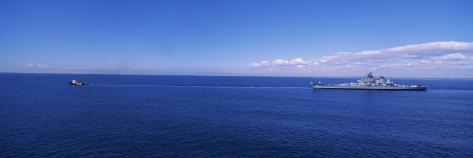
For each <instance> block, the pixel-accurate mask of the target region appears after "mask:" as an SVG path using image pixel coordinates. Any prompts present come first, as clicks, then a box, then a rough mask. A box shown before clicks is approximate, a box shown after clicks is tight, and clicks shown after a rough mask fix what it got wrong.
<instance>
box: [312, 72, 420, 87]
mask: <svg viewBox="0 0 473 158" xmlns="http://www.w3.org/2000/svg"><path fill="white" fill-rule="evenodd" d="M311 85H312V87H313V88H314V89H345V90H397V91H425V90H426V89H427V87H426V86H422V85H401V84H395V83H394V82H392V81H391V80H389V79H387V78H385V77H383V76H380V77H379V78H375V77H373V73H371V72H370V73H368V75H366V76H364V77H362V78H361V79H359V80H358V81H357V82H356V83H353V82H352V83H340V84H322V83H320V82H316V83H314V82H311Z"/></svg>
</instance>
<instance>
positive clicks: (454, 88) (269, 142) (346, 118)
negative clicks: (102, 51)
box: [0, 73, 473, 157]
mask: <svg viewBox="0 0 473 158" xmlns="http://www.w3.org/2000/svg"><path fill="white" fill-rule="evenodd" d="M72 79H81V80H84V81H86V82H88V83H90V84H91V85H90V86H84V87H73V86H69V85H68V84H67V82H68V81H70V80H72ZM354 80H356V78H309V77H307V78H298V77H221V76H218V77H217V76H152V75H149V76H147V75H72V74H71V75H69V74H67V75H66V74H14V73H4V74H0V157H473V80H468V79H459V80H455V79H399V80H395V82H396V81H397V83H403V84H409V83H410V84H422V85H427V86H428V90H427V91H353V90H313V89H311V88H310V87H309V82H311V81H321V82H325V83H338V82H350V81H354Z"/></svg>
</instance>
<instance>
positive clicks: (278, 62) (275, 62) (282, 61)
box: [272, 59, 289, 65]
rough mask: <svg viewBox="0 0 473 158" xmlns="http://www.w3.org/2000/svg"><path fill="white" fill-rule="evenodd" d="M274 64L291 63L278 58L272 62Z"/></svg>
mask: <svg viewBox="0 0 473 158" xmlns="http://www.w3.org/2000/svg"><path fill="white" fill-rule="evenodd" d="M272 64H273V65H287V64H289V62H288V61H286V60H282V59H276V60H274V61H273V62H272Z"/></svg>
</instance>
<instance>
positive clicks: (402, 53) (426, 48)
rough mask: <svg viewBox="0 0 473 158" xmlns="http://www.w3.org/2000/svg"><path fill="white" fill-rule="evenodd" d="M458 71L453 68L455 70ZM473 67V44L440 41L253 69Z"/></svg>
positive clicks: (260, 64) (261, 64) (262, 64)
mask: <svg viewBox="0 0 473 158" xmlns="http://www.w3.org/2000/svg"><path fill="white" fill-rule="evenodd" d="M454 65H456V67H449V66H454ZM458 65H463V67H473V42H457V41H440V42H428V43H421V44H411V45H405V46H398V47H392V48H386V49H378V50H365V51H359V52H349V51H344V52H336V53H334V54H331V55H325V56H321V57H320V58H318V59H315V60H303V59H302V58H295V59H292V60H284V59H276V60H274V61H273V62H271V63H269V62H267V61H265V60H264V61H261V62H257V63H253V64H252V66H253V67H268V68H271V69H272V70H274V69H275V68H276V69H277V68H282V67H285V68H288V67H296V68H311V69H318V70H330V71H334V70H341V69H347V68H350V69H354V70H355V69H358V70H367V69H377V68H423V69H426V68H459V67H458Z"/></svg>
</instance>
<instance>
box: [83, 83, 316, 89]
mask: <svg viewBox="0 0 473 158" xmlns="http://www.w3.org/2000/svg"><path fill="white" fill-rule="evenodd" d="M90 86H96V87H167V88H229V89H311V87H277V86H207V85H158V84H91V85H90Z"/></svg>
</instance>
